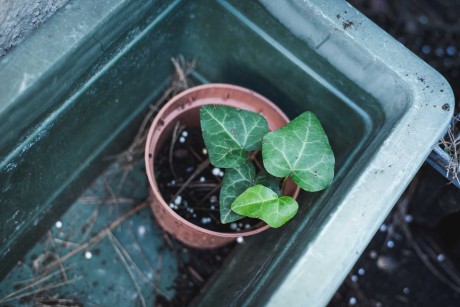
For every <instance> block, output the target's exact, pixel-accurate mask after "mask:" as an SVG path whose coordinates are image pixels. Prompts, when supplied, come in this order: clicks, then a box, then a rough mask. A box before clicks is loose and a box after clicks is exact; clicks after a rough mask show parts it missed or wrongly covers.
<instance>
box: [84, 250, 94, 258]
mask: <svg viewBox="0 0 460 307" xmlns="http://www.w3.org/2000/svg"><path fill="white" fill-rule="evenodd" d="M85 258H86V259H91V258H93V254H92V253H91V252H90V251H86V252H85Z"/></svg>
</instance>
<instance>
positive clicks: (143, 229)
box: [137, 226, 146, 237]
mask: <svg viewBox="0 0 460 307" xmlns="http://www.w3.org/2000/svg"><path fill="white" fill-rule="evenodd" d="M145 232H146V229H145V226H139V228H137V233H138V234H139V236H140V237H143V236H144V235H145Z"/></svg>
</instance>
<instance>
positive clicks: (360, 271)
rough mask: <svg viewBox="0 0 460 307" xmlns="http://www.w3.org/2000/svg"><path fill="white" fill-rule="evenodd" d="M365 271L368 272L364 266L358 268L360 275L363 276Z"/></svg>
mask: <svg viewBox="0 0 460 307" xmlns="http://www.w3.org/2000/svg"><path fill="white" fill-rule="evenodd" d="M365 273H366V270H364V268H360V269H359V270H358V275H360V276H363V275H364V274H365Z"/></svg>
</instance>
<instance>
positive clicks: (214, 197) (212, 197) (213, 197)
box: [209, 195, 217, 204]
mask: <svg viewBox="0 0 460 307" xmlns="http://www.w3.org/2000/svg"><path fill="white" fill-rule="evenodd" d="M209 201H210V202H211V204H214V203H216V202H217V196H216V195H212V196H211V197H210V198H209Z"/></svg>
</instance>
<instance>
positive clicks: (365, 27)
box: [0, 0, 453, 306]
mask: <svg viewBox="0 0 460 307" xmlns="http://www.w3.org/2000/svg"><path fill="white" fill-rule="evenodd" d="M98 3H100V4H97V6H99V5H101V6H100V7H98V9H94V8H93V5H95V4H93V1H89V0H88V1H86V0H80V1H73V2H72V3H71V4H72V5H75V7H73V6H72V7H73V8H74V9H71V10H69V11H68V13H62V14H61V15H59V13H58V14H57V15H58V16H55V17H53V18H52V19H51V20H50V21H49V23H50V24H51V25H50V26H47V25H45V26H44V27H43V28H41V29H40V31H38V32H36V33H35V34H34V35H33V36H32V37H31V38H30V39H29V40H28V41H26V42H25V43H24V44H23V45H22V46H20V47H19V48H17V49H16V50H15V51H13V52H12V53H11V54H9V55H8V56H6V57H5V58H4V59H2V60H1V61H0V79H1V80H0V81H1V82H0V93H1V94H0V95H2V96H0V97H2V100H0V119H2V121H0V132H1V133H2V135H4V138H2V139H1V140H0V157H1V161H2V162H0V163H1V164H0V165H1V169H0V172H1V176H0V187H1V189H2V198H1V200H0V205H1V209H2V210H1V213H0V219H1V220H3V221H6V222H5V223H4V224H3V225H2V228H1V232H0V234H1V236H0V240H1V242H2V243H1V248H0V262H1V263H2V265H1V270H0V275H2V274H5V272H6V271H7V270H8V269H9V268H11V267H12V266H13V265H14V264H15V263H16V261H17V259H19V258H20V257H21V256H22V255H24V253H25V251H26V249H27V248H29V247H30V246H32V244H33V242H35V241H36V240H37V239H38V238H39V237H40V236H41V235H43V234H44V233H45V232H46V229H48V228H49V227H50V226H51V225H52V224H53V223H54V222H55V221H56V220H57V219H58V217H59V216H60V215H61V214H62V213H64V212H65V210H66V209H67V208H68V206H69V205H70V204H71V203H72V201H73V200H74V199H76V198H77V197H78V196H79V195H80V194H81V192H82V191H83V190H84V188H85V187H86V186H87V185H88V184H89V183H90V182H92V180H93V179H94V178H95V177H96V175H97V174H99V173H100V171H101V169H102V168H103V167H104V166H106V165H107V162H104V160H103V157H104V156H107V155H109V154H110V153H113V152H114V151H116V150H119V149H121V148H124V147H126V145H127V144H128V143H129V139H130V138H131V137H132V136H133V135H134V132H135V131H136V124H138V123H139V120H140V119H141V118H142V113H143V112H144V111H145V110H146V107H147V105H148V103H149V102H151V101H153V100H154V99H155V98H156V97H158V95H159V94H160V93H161V92H162V89H163V88H164V86H165V84H166V80H167V78H168V76H170V73H171V65H170V63H169V58H170V57H172V56H176V55H178V54H183V55H185V56H186V58H193V59H196V60H197V62H198V68H197V71H196V73H195V74H194V77H195V78H196V79H197V80H198V81H199V82H229V83H234V84H238V85H242V86H246V87H249V88H251V89H253V90H255V91H257V92H259V93H261V94H263V95H265V96H267V97H268V98H269V99H271V100H272V101H274V102H275V103H276V104H277V105H278V106H280V107H281V108H282V109H283V110H284V111H285V112H286V113H287V114H288V115H289V116H291V117H294V116H295V115H297V114H300V113H301V112H303V111H314V112H315V113H316V114H317V115H318V117H319V118H320V120H321V122H322V123H323V125H324V128H325V130H326V132H327V134H328V136H329V139H330V142H331V145H332V148H333V150H334V152H335V154H336V163H337V166H336V174H337V175H336V179H335V181H334V183H333V184H332V186H331V188H329V189H328V190H326V191H324V192H321V193H314V194H307V193H302V194H301V195H300V196H299V199H298V201H299V205H300V210H299V213H298V214H297V216H296V217H295V218H294V219H293V220H292V222H290V223H288V224H287V225H286V226H285V227H283V228H282V229H279V230H270V231H267V232H266V233H264V234H262V235H258V236H256V237H253V238H250V239H248V240H246V241H245V242H246V243H245V244H244V245H243V246H240V247H239V248H238V249H237V251H236V253H235V254H234V256H233V257H232V258H231V259H229V260H228V262H227V265H226V266H225V267H224V268H223V270H222V271H221V272H220V273H219V274H217V275H216V277H215V278H214V279H213V281H212V282H211V283H209V285H208V287H207V288H206V289H205V290H204V292H203V293H202V295H201V296H200V297H199V298H197V301H196V303H197V304H199V305H205V306H216V305H221V304H222V302H225V304H231V303H233V304H235V305H238V306H240V305H241V304H242V303H243V302H244V303H245V304H247V305H260V304H264V303H267V304H271V305H274V306H279V305H280V304H281V303H282V304H289V305H293V306H295V305H299V306H305V305H309V306H315V305H316V306H321V305H324V304H326V303H327V301H328V299H329V297H330V296H331V295H332V293H334V291H335V289H336V288H337V287H338V285H339V284H340V282H341V280H342V279H343V278H344V277H345V275H346V273H347V272H348V270H349V269H350V268H351V267H352V265H353V263H354V261H355V260H356V259H357V258H358V256H359V254H360V253H361V251H362V250H363V249H364V247H365V246H366V244H367V242H368V241H369V240H370V238H371V237H372V234H373V233H374V232H375V231H376V230H377V227H378V225H380V223H381V222H382V220H383V219H384V218H385V216H386V215H387V213H388V212H389V211H390V210H391V208H392V206H393V205H394V203H395V202H396V200H397V198H398V197H399V195H400V194H401V193H402V191H403V190H404V188H405V187H406V186H407V184H408V183H409V181H410V180H411V179H412V177H413V175H414V174H415V173H416V171H417V170H418V168H419V167H420V165H421V163H422V162H423V161H424V160H425V158H426V156H427V155H428V153H429V152H430V150H431V147H432V146H433V145H434V144H435V143H436V141H437V140H438V138H439V137H440V136H441V135H442V134H443V133H444V132H445V129H446V127H447V125H448V121H449V118H450V116H451V112H452V111H450V112H447V111H444V110H443V109H442V108H441V106H442V105H443V104H445V103H447V104H450V105H451V108H450V110H453V97H452V93H451V91H450V89H449V87H448V85H447V83H446V82H445V80H444V79H442V78H441V77H440V76H439V74H437V73H436V72H435V71H434V70H432V69H431V68H430V67H428V66H427V65H426V64H425V63H423V62H422V61H421V60H420V59H418V58H417V57H415V56H414V55H413V54H412V53H410V52H409V51H407V50H406V49H405V48H404V47H403V46H402V45H401V44H399V43H398V42H397V41H395V40H394V39H393V38H391V37H390V36H389V35H387V34H386V33H384V32H383V31H382V30H380V29H379V28H378V27H376V26H375V25H374V24H372V23H371V22H370V21H369V20H367V19H366V18H365V17H364V16H362V15H361V14H360V13H358V12H357V11H356V10H354V9H353V8H352V7H350V6H348V4H347V3H346V2H344V1H339V0H337V1H314V0H304V1H300V0H286V1H261V2H260V3H259V2H254V1H223V0H221V1H211V0H209V1H205V2H191V1H177V2H166V3H163V2H162V3H163V4H161V5H160V4H158V3H157V2H142V3H141V2H137V1H121V0H120V1H118V2H116V3H113V2H110V3H109V1H108V2H98ZM64 12H65V11H64ZM83 12H92V13H91V14H89V16H88V19H85V18H84V17H83V16H86V15H85V14H83ZM93 13H94V15H92V14H93ZM56 17H58V18H56ZM93 17H94V18H93ZM347 20H350V21H352V22H353V26H351V27H345V26H344V25H343V24H344V22H347ZM80 22H81V23H83V24H82V25H81V27H82V31H81V32H78V33H77V34H76V36H72V35H71V33H72V30H73V29H75V24H79V23H80ZM61 31H62V32H61ZM56 33H66V34H68V37H67V36H66V38H65V39H63V40H62V43H59V42H61V40H59V39H54V40H51V41H47V37H48V35H49V34H51V35H54V37H59V35H57V34H56ZM43 42H48V44H45V43H43ZM53 44H57V45H58V46H57V47H54V45H53ZM32 50H36V53H37V54H39V55H40V56H39V57H38V59H37V58H36V57H34V56H32V55H31V52H32ZM53 50H54V51H53ZM53 52H56V53H53ZM56 55H57V56H58V57H57V58H56ZM42 59H46V60H45V61H43V60H42ZM53 59H55V60H53ZM28 71H32V72H35V73H34V74H33V78H30V79H27V78H25V73H27V72H28ZM24 80H26V81H24ZM27 80H28V81H27ZM5 84H6V85H5ZM22 84H24V86H21V85H22ZM427 84H429V86H430V90H433V93H430V92H431V91H425V88H426V85H427ZM21 88H22V90H21ZM441 90H442V91H441ZM29 110H30V112H29ZM235 271H237V272H239V274H237V275H236V274H234V272H235Z"/></svg>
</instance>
